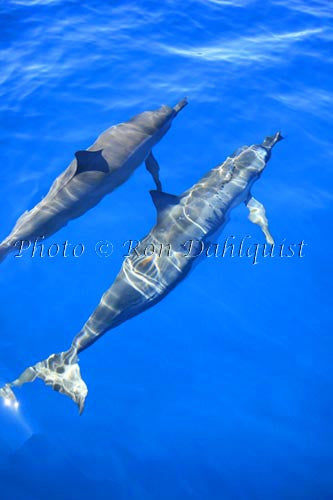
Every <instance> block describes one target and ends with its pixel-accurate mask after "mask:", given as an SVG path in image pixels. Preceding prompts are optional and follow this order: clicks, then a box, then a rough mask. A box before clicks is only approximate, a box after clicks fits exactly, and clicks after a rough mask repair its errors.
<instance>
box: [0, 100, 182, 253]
mask: <svg viewBox="0 0 333 500" xmlns="http://www.w3.org/2000/svg"><path fill="white" fill-rule="evenodd" d="M186 104H187V101H186V99H183V100H182V101H180V102H179V103H178V104H177V105H176V106H175V107H173V108H171V107H169V106H161V107H160V108H159V109H157V110H155V111H145V112H144V113H140V114H138V115H136V116H134V117H133V118H131V119H130V120H128V121H127V122H124V123H120V124H118V125H115V126H113V127H111V128H109V129H107V130H106V131H105V132H103V133H102V134H101V135H100V136H99V137H98V138H97V140H96V141H95V142H94V144H93V145H92V146H90V147H89V148H88V149H87V150H85V151H77V152H76V153H75V159H74V160H73V161H72V162H71V163H70V165H69V166H68V167H67V168H66V170H65V171H64V172H63V173H62V174H60V175H59V177H57V179H56V180H55V181H54V183H53V184H52V186H51V189H50V190H49V192H48V194H47V195H46V196H45V198H43V199H42V201H40V203H38V204H37V205H36V206H35V207H34V208H33V209H32V210H29V211H26V212H25V213H24V214H22V215H21V217H20V218H19V219H18V220H17V222H16V225H15V226H14V229H13V230H12V232H11V233H10V234H9V236H8V237H7V238H6V239H5V240H4V241H3V242H2V243H1V244H0V261H1V260H3V259H4V258H5V257H6V255H7V254H8V253H9V252H10V251H12V250H14V249H15V243H16V242H17V241H23V240H28V241H33V240H35V239H36V238H39V237H45V238H46V237H49V236H51V235H52V234H54V233H55V232H56V231H58V230H59V229H61V228H62V227H64V226H65V225H66V224H67V223H68V222H69V221H70V220H72V219H75V218H77V217H80V216H81V215H83V214H84V213H85V212H86V211H87V210H89V209H90V208H92V207H94V206H95V205H97V203H99V201H100V200H101V199H102V198H103V197H104V196H105V195H106V194H108V193H111V192H112V191H113V190H114V189H116V188H117V187H118V186H120V185H121V184H123V182H125V181H126V180H127V179H128V178H129V177H130V175H131V174H132V173H133V172H134V170H135V169H136V168H137V167H138V166H139V165H140V164H141V163H142V162H143V161H145V162H146V167H147V170H148V171H149V172H150V173H151V174H152V176H153V178H154V181H155V184H156V188H157V189H158V190H161V189H162V187H161V183H160V180H159V175H158V171H159V166H158V163H157V161H156V160H155V158H154V157H153V155H152V152H151V150H152V148H153V147H154V146H155V144H156V143H158V142H159V140H160V139H162V137H163V136H164V135H165V133H166V132H167V131H168V129H169V128H170V126H171V123H172V121H173V119H174V118H175V117H176V116H177V114H178V113H179V111H180V110H181V109H182V108H183V107H184V106H185V105H186Z"/></svg>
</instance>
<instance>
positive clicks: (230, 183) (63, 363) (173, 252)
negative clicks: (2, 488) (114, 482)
mask: <svg viewBox="0 0 333 500" xmlns="http://www.w3.org/2000/svg"><path fill="white" fill-rule="evenodd" d="M280 139H282V137H281V134H280V133H279V132H277V133H276V134H275V135H274V136H269V137H266V139H265V140H264V141H263V143H262V144H260V145H253V146H250V147H248V146H244V147H242V148H240V149H238V150H237V151H236V152H235V153H234V154H232V155H231V156H230V157H228V158H227V159H226V161H225V162H223V163H222V164H220V165H218V166H217V167H216V168H214V169H212V170H211V171H209V172H208V173H207V174H206V175H205V176H204V177H203V178H202V179H201V180H200V181H199V182H198V183H197V184H195V185H194V186H193V187H192V188H190V189H188V190H187V191H185V192H184V193H183V194H182V195H180V196H174V195H171V194H166V193H164V192H162V191H152V192H151V195H152V199H153V202H154V204H155V206H156V210H157V222H156V224H155V226H154V227H153V228H152V230H151V231H150V233H149V234H148V235H147V236H145V237H144V238H143V239H142V240H141V241H140V244H139V246H138V248H137V249H136V251H135V252H132V253H131V254H130V255H129V256H128V257H127V258H126V259H125V260H124V262H123V265H122V268H121V270H120V272H119V274H118V276H117V277H116V279H115V281H114V283H113V284H112V286H111V287H110V288H109V289H108V290H107V291H106V292H105V293H104V295H103V296H102V299H101V301H100V303H99V305H98V306H97V308H96V309H95V311H94V312H93V313H92V315H91V316H90V318H89V319H88V321H87V322H86V323H85V325H84V326H83V328H82V330H81V331H80V332H79V333H78V334H77V335H76V336H75V337H74V339H73V341H72V344H71V347H70V348H69V349H68V350H67V351H65V352H62V353H59V354H52V355H51V356H49V357H48V358H47V359H46V360H44V361H41V362H39V363H37V364H35V365H34V366H30V367H29V368H27V369H26V370H25V371H24V372H23V373H22V374H21V375H20V376H19V377H18V378H17V379H16V380H14V381H13V382H11V383H8V384H6V385H5V386H4V387H3V388H2V389H0V396H3V397H4V398H5V402H6V404H8V405H12V406H16V405H18V402H17V400H16V397H15V395H14V392H13V390H12V387H16V386H21V385H22V384H25V383H26V382H32V381H34V380H35V379H36V378H40V379H42V380H44V382H45V383H46V384H47V385H50V386H52V388H53V389H54V390H56V391H59V392H61V393H63V394H66V395H67V396H69V397H70V398H71V399H72V400H73V401H74V402H75V403H76V404H77V405H78V407H79V411H80V413H82V411H83V408H84V402H85V398H86V396H87V393H88V389H87V386H86V384H85V383H84V381H83V380H82V378H81V374H80V368H79V365H78V354H79V353H80V352H81V351H83V350H84V349H86V348H87V347H89V346H90V345H91V344H92V343H94V342H95V341H96V340H98V339H99V338H100V337H101V336H102V335H104V334H105V333H106V332H107V331H108V330H111V329H112V328H115V327H117V326H118V325H120V324H121V323H123V322H124V321H126V320H128V319H130V318H132V317H133V316H135V315H137V314H140V313H141V312H143V311H144V310H146V309H148V308H149V307H151V306H153V305H154V304H156V303H157V302H158V301H160V300H161V299H162V298H163V297H165V296H166V295H167V294H168V293H169V292H170V291H171V290H172V289H173V288H174V287H175V286H176V285H177V284H178V283H179V282H180V281H182V280H183V279H184V278H185V276H186V275H187V274H188V272H189V271H190V269H191V267H192V265H193V263H194V261H195V260H196V258H198V257H196V258H189V257H188V256H187V255H188V254H187V252H186V251H185V249H184V244H185V243H186V242H187V241H188V240H192V241H194V240H195V241H198V242H206V241H207V240H208V239H209V238H210V237H212V235H213V234H214V233H216V232H217V231H219V230H221V229H222V228H223V227H224V225H225V224H226V223H227V221H228V219H229V214H230V211H231V210H232V209H233V208H234V207H236V206H237V205H239V204H240V203H245V204H246V205H247V207H248V208H249V218H250V220H251V221H252V222H254V223H257V224H259V226H260V227H261V228H262V230H263V232H264V234H265V236H266V239H267V241H268V242H269V243H271V242H272V241H273V240H272V237H271V235H270V233H269V229H268V222H267V218H266V214H265V209H264V207H263V205H262V204H261V203H260V202H258V201H257V200H255V198H253V196H252V194H251V187H252V185H253V183H254V182H255V181H256V180H258V179H259V177H260V176H261V174H262V172H263V170H264V168H265V166H266V163H267V161H268V160H269V158H270V155H271V149H272V147H273V146H274V144H275V143H276V142H278V141H279V140H280ZM161 244H162V245H164V246H165V247H167V246H168V245H170V246H171V249H170V251H167V252H164V253H163V252H161V253H158V254H154V253H153V254H151V255H149V256H147V254H146V252H145V249H146V248H147V247H149V245H151V246H153V247H155V248H156V247H157V246H159V245H161Z"/></svg>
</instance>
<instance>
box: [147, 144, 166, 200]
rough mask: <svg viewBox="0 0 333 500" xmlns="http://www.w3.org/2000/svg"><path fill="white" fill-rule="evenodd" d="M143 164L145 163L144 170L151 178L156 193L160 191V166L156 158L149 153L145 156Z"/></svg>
mask: <svg viewBox="0 0 333 500" xmlns="http://www.w3.org/2000/svg"><path fill="white" fill-rule="evenodd" d="M145 163H146V169H147V170H148V172H149V173H150V174H151V175H152V176H153V179H154V182H155V184H156V189H157V191H162V184H161V181H160V177H159V171H160V166H159V164H158V163H157V161H156V158H155V157H154V155H153V153H152V152H151V151H150V153H149V155H148V156H147V158H146V161H145Z"/></svg>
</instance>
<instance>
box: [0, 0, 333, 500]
mask: <svg viewBox="0 0 333 500" xmlns="http://www.w3.org/2000/svg"><path fill="white" fill-rule="evenodd" d="M0 13H1V17H0V38H1V65H0V81H1V87H0V110H1V124H0V128H1V135H0V137H1V199H0V220H1V238H4V237H5V236H6V235H7V234H8V233H9V231H10V230H11V228H12V226H13V224H14V223H15V221H16V219H17V217H18V216H19V215H20V214H21V213H22V212H23V211H24V210H26V209H28V208H31V207H32V206H34V204H35V203H37V202H38V201H39V200H40V199H41V197H42V196H43V195H45V193H46V192H47V190H48V188H49V186H50V184H51V183H52V181H53V179H54V178H55V177H56V176H57V175H58V174H59V173H60V172H61V171H62V170H63V169H64V168H65V167H66V166H67V165H68V163H69V162H70V161H71V159H72V158H73V153H74V152H75V151H77V150H79V149H84V148H86V147H88V146H89V145H90V144H91V143H92V142H93V141H94V140H95V138H96V136H97V135H98V134H99V133H101V132H102V131H103V130H104V129H105V128H107V127H109V126H111V125H112V124H115V123H118V122H121V121H124V120H125V119H128V118H129V117H130V116H132V115H134V114H136V113H138V112H140V111H143V110H145V109H152V108H155V107H158V106H159V105H160V104H162V103H167V104H170V105H173V104H175V103H176V102H177V101H178V100H179V99H180V98H182V97H184V96H185V95H187V96H188V99H189V106H188V107H187V108H186V109H185V110H184V111H183V112H182V113H181V115H179V117H178V118H177V120H176V121H175V122H174V124H173V127H172V129H171V130H170V132H169V133H168V134H167V135H166V137H165V138H164V139H163V141H162V142H161V143H160V144H159V145H158V146H157V147H156V148H155V156H156V157H157V158H158V160H159V162H160V166H161V177H162V181H163V185H164V189H165V190H166V191H169V192H172V193H175V194H178V193H181V192H182V191H183V190H185V189H186V188H188V187H189V186H191V185H192V184H193V183H194V182H196V181H197V180H198V179H199V178H200V177H201V175H202V174H204V173H205V172H206V171H207V170H209V169H210V168H212V167H214V166H215V165H216V164H217V163H219V162H221V161H222V160H223V159H224V158H225V157H226V156H227V155H228V154H230V153H231V152H232V151H233V150H234V149H236V148H237V147H239V146H241V145H243V144H252V143H256V142H261V140H262V139H263V138H264V137H265V135H267V134H271V133H273V132H275V131H276V130H281V131H282V133H283V134H284V135H285V136H286V140H285V141H283V142H281V143H280V144H278V145H277V146H276V148H275V150H274V152H273V156H272V159H271V161H270V163H269V165H268V168H267V170H266V172H265V174H264V175H263V177H262V178H261V180H260V182H258V184H257V185H256V186H255V188H254V195H255V196H256V197H257V198H258V199H260V201H262V202H263V203H264V204H265V205H266V209H267V213H268V216H269V220H270V226H271V231H272V233H273V235H274V237H275V239H276V242H277V243H280V242H282V241H283V240H284V239H285V241H286V242H289V243H292V242H295V243H298V242H300V241H301V240H302V239H303V240H304V241H305V242H306V243H307V246H306V247H305V252H304V255H305V256H304V258H302V259H301V258H297V257H295V258H289V259H288V258H282V259H281V258H274V259H265V260H264V259H261V260H260V261H259V263H258V264H257V265H256V266H253V265H252V263H251V259H246V258H245V259H239V258H234V259H231V258H224V259H222V258H219V259H205V260H204V261H203V262H202V263H201V265H200V266H197V267H196V269H195V270H194V271H193V273H192V274H191V275H190V276H189V278H188V279H187V280H186V281H184V282H183V283H182V284H181V285H180V286H179V287H178V288H177V289H176V290H175V291H174V292H173V293H172V294H171V295H169V296H168V297H167V298H166V299H165V300H164V301H163V302H161V303H160V304H158V305H157V306H156V307H154V308H152V309H151V310H149V311H147V312H146V313H144V314H143V315H141V316H139V317H137V318H134V319H132V320H131V321H129V322H128V323H126V324H124V325H122V326H120V327H119V328H118V329H117V330H115V331H113V332H111V333H110V334H108V335H106V336H105V337H104V338H103V339H102V340H100V341H99V342H97V343H96V344H95V345H94V346H92V347H91V348H90V349H89V350H87V351H86V352H85V353H83V354H82V356H81V372H82V375H83V378H84V379H85V381H86V382H87V384H88V387H89V396H88V399H87V405H86V410H85V412H84V414H83V416H82V417H79V416H78V413H77V409H76V407H75V405H74V404H73V403H72V402H71V401H70V400H69V399H68V398H65V397H63V396H62V395H59V394H56V393H54V392H53V391H51V390H50V389H49V388H47V387H45V386H44V385H43V384H42V383H41V382H38V383H34V384H31V385H27V386H24V388H22V389H21V390H18V391H17V395H18V397H19V400H20V410H19V412H18V413H16V414H15V413H13V412H12V411H9V410H8V409H7V408H5V407H2V405H1V408H0V422H1V423H0V488H1V498H2V499H4V500H9V499H10V500H11V499H15V500H21V499H22V500H23V499H24V500H39V499H46V498H47V499H53V498H60V495H61V498H63V499H66V500H67V499H73V498H82V499H84V498H97V499H106V498H108V499H109V498H114V499H116V500H118V499H126V500H127V499H142V500H146V499H149V500H150V499H154V500H155V499H168V500H169V499H171V498H172V499H198V500H199V499H200V500H202V499H207V500H212V499H226V500H229V499H260V500H261V499H265V500H266V499H267V498H270V499H289V498H290V499H291V498H293V499H295V498H297V499H311V500H317V499H318V500H328V499H331V498H333V478H332V466H333V450H332V443H333V441H332V440H333V432H332V422H333V419H332V417H333V410H332V408H333V406H332V404H333V401H332V375H333V367H332V350H333V339H332V322H331V313H332V302H331V281H332V280H331V276H332V264H331V256H330V253H331V244H332V238H331V225H332V222H331V221H332V199H333V195H332V183H331V175H332V174H331V169H332V167H331V165H332V149H331V148H332V120H333V119H332V103H333V93H332V80H333V77H332V75H333V72H332V62H333V58H332V54H333V50H332V49H333V44H332V41H333V30H332V28H330V26H332V20H333V7H332V5H331V4H330V2H329V1H327V0H271V1H267V2H260V1H251V0H243V1H242V0H210V1H209V0H193V1H188V0H187V1H185V0H183V1H181V2H177V1H176V0H167V1H163V2H157V1H156V2H152V1H142V2H113V1H102V0H98V1H97V0H96V1H83V2H82V1H67V2H66V1H60V0H59V1H57V0H16V1H13V0H11V1H10V0H7V1H6V2H3V3H2V4H1V6H0ZM152 187H153V183H152V179H151V178H150V176H149V174H148V173H147V172H146V171H145V169H144V167H142V168H140V169H138V170H137V171H136V173H135V174H134V175H133V177H132V178H131V179H130V180H129V182H128V183H127V184H125V185H123V186H122V187H121V188H119V189H118V190H117V191H116V192H115V193H113V194H112V195H110V196H109V197H107V198H105V199H104V200H103V202H102V203H100V205H99V206H98V207H96V208H94V209H93V210H91V211H90V212H89V213H87V214H86V215H85V216H84V217H82V218H80V219H78V220H76V221H74V222H72V223H71V224H70V225H69V226H68V227H67V228H65V229H63V230H62V231H60V232H59V233H58V234H57V235H56V236H54V237H53V238H52V239H51V241H50V243H51V242H52V241H58V242H60V243H61V242H63V241H64V240H65V239H68V240H69V241H70V242H72V243H78V242H83V243H84V244H85V245H86V248H87V251H86V253H85V254H84V255H83V256H82V257H81V258H80V259H73V258H68V259H64V258H61V257H59V258H58V257H57V258H54V259H38V258H35V259H31V258H29V256H28V255H27V256H26V257H24V258H22V259H15V258H14V257H13V256H10V257H9V258H8V259H7V260H6V261H5V262H4V263H2V264H1V270H0V290H1V310H0V321H1V331H0V349H1V350H0V383H1V384H2V383H4V382H6V381H8V380H12V379H13V378H15V377H16V376H17V375H18V374H19V373H20V372H21V370H22V369H23V368H25V367H26V366H27V365H28V364H31V363H35V362H36V361H38V360H41V359H44V358H45V357H47V356H48V355H49V354H50V353H51V352H58V351H61V350H64V349H65V348H67V346H68V345H69V343H70V341H71V338H72V337H73V336H74V334H76V333H77V332H78V331H79V330H80V328H81V326H82V324H83V323H84V322H85V320H86V319H87V317H88V316H89V314H90V313H91V312H92V310H93V309H94V307H95V306H96V305H97V303H98V302H99V299H100V297H101V295H102V293H103V292H104V291H105V290H106V289H107V288H108V287H109V286H110V285H111V283H112V281H113V279H114V277H115V275H116V274H117V272H118V270H119V268H120V265H121V260H122V258H121V254H122V248H121V243H122V242H123V241H125V240H127V239H129V238H140V237H142V236H144V235H145V234H146V233H147V232H148V230H149V229H150V227H151V226H152V224H153V223H154V220H155V209H154V207H153V205H152V202H151V199H150V196H149V193H148V191H149V189H151V188H152ZM247 234H249V235H251V236H252V241H258V242H263V237H262V235H261V233H260V230H259V228H257V227H256V226H253V225H252V224H251V223H250V222H249V221H248V219H247V211H246V209H245V207H239V208H237V209H236V210H235V211H234V212H233V217H232V220H231V221H230V223H229V225H228V227H227V228H226V231H225V232H224V234H223V235H222V236H221V238H220V240H221V241H222V242H223V241H224V238H225V237H226V236H227V235H236V236H237V238H238V240H239V239H240V238H241V237H242V236H244V235H247ZM101 239H108V240H110V241H112V242H114V243H115V244H116V247H117V251H116V252H115V254H114V255H113V256H112V257H111V258H110V259H99V258H98V257H97V256H96V255H95V254H94V251H93V247H94V244H95V243H96V242H97V241H98V240H101Z"/></svg>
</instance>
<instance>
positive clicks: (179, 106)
mask: <svg viewBox="0 0 333 500" xmlns="http://www.w3.org/2000/svg"><path fill="white" fill-rule="evenodd" d="M187 104H188V103H187V98H186V97H184V99H182V100H181V101H179V103H178V104H176V106H174V108H173V109H174V111H175V112H176V115H178V113H179V111H181V110H182V109H183V108H185V106H186V105H187Z"/></svg>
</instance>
